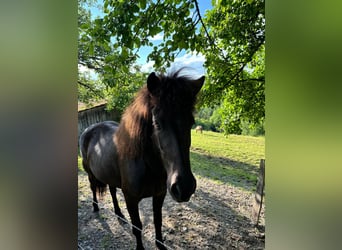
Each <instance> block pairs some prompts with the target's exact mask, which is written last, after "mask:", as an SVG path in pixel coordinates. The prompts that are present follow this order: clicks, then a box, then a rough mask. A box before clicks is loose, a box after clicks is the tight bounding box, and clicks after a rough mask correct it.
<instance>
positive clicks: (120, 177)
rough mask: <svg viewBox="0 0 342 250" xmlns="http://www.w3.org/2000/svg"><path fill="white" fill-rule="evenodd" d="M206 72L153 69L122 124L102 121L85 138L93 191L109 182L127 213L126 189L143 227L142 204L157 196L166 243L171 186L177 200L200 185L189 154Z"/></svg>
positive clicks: (157, 221)
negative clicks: (198, 75) (167, 197)
mask: <svg viewBox="0 0 342 250" xmlns="http://www.w3.org/2000/svg"><path fill="white" fill-rule="evenodd" d="M203 82H204V76H202V77H201V78H199V79H191V78H189V77H186V76H180V70H179V71H177V72H174V73H171V74H169V75H162V74H161V75H156V74H155V73H154V72H153V73H151V74H150V75H149V76H148V78H147V84H146V85H145V86H144V87H142V89H141V90H140V91H139V92H138V93H137V95H136V97H135V99H134V101H133V102H132V104H131V105H130V106H129V107H128V108H127V109H126V110H125V112H124V114H123V116H122V119H121V122H120V124H118V123H115V122H110V121H107V122H101V123H97V124H94V125H92V126H90V127H88V128H87V129H86V130H85V131H84V132H83V134H82V135H81V137H80V148H81V155H82V158H83V167H84V169H85V171H86V172H87V173H88V177H89V181H90V187H91V190H92V192H93V201H94V202H93V207H94V211H98V210H99V207H98V205H97V198H96V193H97V192H98V193H100V194H103V193H104V191H105V189H106V186H107V185H108V186H109V189H110V193H111V195H112V199H113V203H114V210H115V213H116V214H117V215H118V216H120V217H123V215H122V213H121V211H120V208H119V205H118V201H117V198H116V188H121V189H122V192H123V194H124V197H125V201H126V205H127V209H128V212H129V215H130V218H131V221H132V224H133V225H134V226H136V227H137V228H139V229H140V230H141V229H142V224H141V221H140V217H139V209H138V203H139V202H140V200H141V199H143V198H145V197H151V196H152V197H153V217H154V225H155V233H156V239H157V240H156V244H157V246H158V248H159V249H165V247H164V246H163V245H162V244H160V243H159V242H163V240H162V233H161V226H162V212H161V208H162V205H163V202H164V198H165V195H166V190H168V191H169V193H170V194H171V196H172V198H173V199H174V200H176V201H177V202H185V201H189V199H190V197H191V195H192V194H193V193H194V192H195V189H196V179H195V178H194V176H193V174H192V172H191V167H190V158H189V148H190V143H191V135H190V131H191V127H192V125H193V124H194V117H193V114H192V113H193V109H194V104H195V101H196V95H197V93H198V92H199V90H200V89H201V87H202V85H203ZM137 228H134V227H133V234H134V235H135V237H136V241H137V249H144V247H143V244H142V239H141V231H140V230H138V229H137Z"/></svg>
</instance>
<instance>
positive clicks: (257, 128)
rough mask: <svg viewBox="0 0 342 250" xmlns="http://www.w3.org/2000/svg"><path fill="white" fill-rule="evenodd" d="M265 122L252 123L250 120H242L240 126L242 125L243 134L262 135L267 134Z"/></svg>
mask: <svg viewBox="0 0 342 250" xmlns="http://www.w3.org/2000/svg"><path fill="white" fill-rule="evenodd" d="M264 125H265V122H264V121H261V122H259V123H257V124H253V123H250V122H248V121H245V120H242V121H241V124H240V127H241V130H242V132H241V134H242V135H251V136H260V135H265V127H264Z"/></svg>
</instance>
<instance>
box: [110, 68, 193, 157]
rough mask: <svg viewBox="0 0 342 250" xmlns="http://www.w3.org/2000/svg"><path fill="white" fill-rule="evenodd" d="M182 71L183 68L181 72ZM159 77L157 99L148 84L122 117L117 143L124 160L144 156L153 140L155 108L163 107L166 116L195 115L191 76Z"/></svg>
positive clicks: (174, 74) (178, 74)
mask: <svg viewBox="0 0 342 250" xmlns="http://www.w3.org/2000/svg"><path fill="white" fill-rule="evenodd" d="M181 70H182V69H181ZM181 70H178V71H176V72H171V73H169V74H166V75H164V74H160V75H158V77H159V79H160V81H161V83H162V87H161V89H160V92H159V94H158V95H157V96H153V95H151V93H150V92H149V91H148V88H147V85H146V84H145V85H144V86H143V87H142V88H141V89H140V91H139V92H138V93H137V94H136V97H135V98H134V100H133V102H132V103H131V104H130V105H129V106H128V107H127V108H126V110H125V112H124V113H123V115H122V118H121V122H120V126H119V128H118V130H117V132H116V133H115V134H116V135H115V137H116V138H115V143H116V145H117V150H118V154H119V155H120V157H125V158H128V159H134V158H137V157H140V156H141V155H142V154H143V151H144V149H145V148H146V147H151V146H152V145H147V143H148V142H149V140H150V138H151V133H152V109H153V108H154V107H159V108H160V109H163V111H164V112H165V114H168V115H170V116H173V114H175V113H176V112H178V113H180V114H183V115H184V114H190V115H191V114H192V111H193V108H194V103H195V95H193V94H192V92H191V91H192V90H191V88H190V85H189V84H187V82H189V81H190V80H191V78H190V77H188V76H184V75H182V76H180V71H181Z"/></svg>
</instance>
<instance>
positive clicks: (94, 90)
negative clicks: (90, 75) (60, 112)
mask: <svg viewBox="0 0 342 250" xmlns="http://www.w3.org/2000/svg"><path fill="white" fill-rule="evenodd" d="M77 83H78V84H79V85H81V86H83V87H85V88H87V89H89V90H90V91H91V92H93V93H94V94H96V95H97V96H99V97H101V98H104V96H103V95H102V93H101V92H100V91H98V90H96V89H94V88H93V87H92V86H90V85H89V84H86V83H84V82H81V81H80V80H77Z"/></svg>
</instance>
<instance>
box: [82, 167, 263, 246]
mask: <svg viewBox="0 0 342 250" xmlns="http://www.w3.org/2000/svg"><path fill="white" fill-rule="evenodd" d="M78 178H79V180H78V186H79V191H78V248H79V249H135V237H134V236H133V234H132V233H131V227H130V226H129V225H128V224H124V223H119V221H118V219H117V218H116V217H115V214H114V211H113V204H112V201H111V197H110V193H109V192H107V193H106V195H105V197H104V198H103V200H101V201H100V212H99V213H94V212H92V209H93V207H92V202H91V199H92V198H91V197H92V195H91V191H90V187H89V182H88V178H87V175H86V174H85V173H83V172H80V173H79V176H78ZM196 178H197V189H196V192H195V194H194V195H193V196H192V197H191V199H190V201H189V202H187V203H177V202H175V201H173V200H172V198H171V197H170V195H169V194H167V196H166V199H165V202H164V205H163V210H162V212H163V227H162V231H163V237H164V239H165V242H164V243H165V245H167V246H168V247H169V248H170V249H264V247H265V209H264V208H263V209H262V212H261V219H260V222H259V226H258V228H256V227H255V226H254V223H253V220H252V205H253V201H254V194H253V193H252V192H249V191H245V190H243V189H242V188H238V187H234V186H230V185H228V184H217V183H215V182H213V181H212V180H209V179H206V178H203V177H198V176H196ZM117 195H118V200H119V205H120V207H121V210H122V212H123V214H124V215H125V217H126V218H127V219H129V215H128V212H127V209H126V204H125V201H124V198H123V195H122V193H121V190H118V192H117ZM139 209H140V218H141V221H142V223H143V243H144V246H145V248H146V249H157V248H156V246H155V244H154V225H153V214H152V198H147V199H144V200H142V201H141V202H140V204H139Z"/></svg>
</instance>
